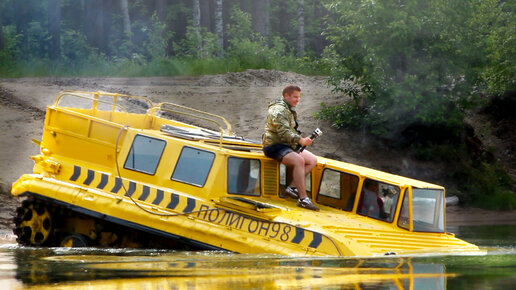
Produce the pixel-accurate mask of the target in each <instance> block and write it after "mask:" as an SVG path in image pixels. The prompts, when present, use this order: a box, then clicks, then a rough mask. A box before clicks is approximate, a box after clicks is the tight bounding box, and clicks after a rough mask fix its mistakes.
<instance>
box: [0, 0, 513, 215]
mask: <svg viewBox="0 0 516 290" xmlns="http://www.w3.org/2000/svg"><path fill="white" fill-rule="evenodd" d="M262 68H263V69H273V70H280V71H294V72H297V73H302V74H307V75H326V76H328V84H329V85H330V86H331V87H332V88H333V91H335V92H336V93H338V94H341V95H342V96H346V97H345V98H344V97H342V102H341V103H340V105H338V106H326V105H325V104H322V107H321V110H320V111H319V112H317V113H316V115H317V117H318V118H320V119H323V120H328V121H329V122H331V124H332V125H333V126H334V127H336V128H342V129H347V130H362V131H364V130H365V131H366V132H368V134H370V135H372V136H375V137H377V138H380V139H382V140H385V141H386V142H388V143H389V144H391V145H392V146H396V147H398V148H403V149H404V150H407V151H409V152H413V153H414V154H416V155H418V156H419V157H420V158H421V159H422V160H430V159H436V158H437V159H443V160H449V161H450V163H453V164H454V165H453V167H454V168H455V169H454V170H453V173H450V174H454V178H457V179H460V180H462V181H463V183H464V188H462V191H463V192H468V193H469V194H470V196H468V197H467V198H464V199H463V200H466V201H467V202H469V203H472V204H482V205H486V202H485V201H486V199H490V200H496V202H492V203H493V204H497V205H500V204H503V206H504V207H505V208H516V198H515V196H514V180H513V179H512V178H511V176H510V175H508V174H507V173H506V169H507V168H506V167H505V168H504V166H502V165H500V163H499V162H498V161H497V160H496V158H493V157H492V156H493V154H492V152H489V148H487V149H486V148H482V149H478V148H474V146H473V147H472V145H468V144H472V143H474V142H471V140H475V138H476V137H475V136H474V133H471V132H470V130H469V129H468V127H467V126H465V124H464V119H465V118H466V116H467V114H468V113H471V112H474V111H478V110H489V108H493V104H495V103H497V102H498V104H499V103H500V102H501V103H502V104H504V105H502V107H505V108H506V109H507V108H512V107H511V106H513V107H516V105H515V103H516V100H515V99H516V1H515V0H506V1H504V0H451V1H438V0H376V1H375V0H346V1H344V0H255V1H250V0H147V1H144V0H23V1H20V0H2V1H1V2H0V77H4V78H5V77H9V78H10V77H24V76H125V77H132V76H177V75H202V74H217V73H226V72H238V71H243V70H246V69H262ZM497 112H500V111H497ZM504 112H506V111H504ZM506 114H507V116H509V117H510V116H511V115H512V114H511V113H510V110H509V113H506ZM498 117H499V118H504V115H500V116H498ZM477 147H478V146H477ZM487 197H489V198H487Z"/></svg>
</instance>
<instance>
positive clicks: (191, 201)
mask: <svg viewBox="0 0 516 290" xmlns="http://www.w3.org/2000/svg"><path fill="white" fill-rule="evenodd" d="M194 208H195V199H193V198H188V199H187V200H186V207H185V209H184V210H183V212H191V211H192V210H194Z"/></svg>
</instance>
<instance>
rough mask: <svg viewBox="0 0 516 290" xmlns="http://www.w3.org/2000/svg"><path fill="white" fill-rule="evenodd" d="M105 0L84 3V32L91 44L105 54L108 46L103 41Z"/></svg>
mask: <svg viewBox="0 0 516 290" xmlns="http://www.w3.org/2000/svg"><path fill="white" fill-rule="evenodd" d="M103 2H104V1H103V0H88V1H84V19H83V21H84V32H85V35H86V38H87V39H88V41H89V43H90V44H91V45H92V46H93V47H96V48H98V49H99V50H100V51H103V52H105V51H106V48H107V44H106V43H105V42H104V41H103V29H104V23H103V22H104V21H103V20H104V17H103V10H102V9H99V7H100V8H102V7H103Z"/></svg>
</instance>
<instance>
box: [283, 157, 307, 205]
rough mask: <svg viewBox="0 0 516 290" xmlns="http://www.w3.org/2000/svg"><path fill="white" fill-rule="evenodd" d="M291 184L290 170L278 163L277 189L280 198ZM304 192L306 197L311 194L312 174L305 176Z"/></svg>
mask: <svg viewBox="0 0 516 290" xmlns="http://www.w3.org/2000/svg"><path fill="white" fill-rule="evenodd" d="M291 182H292V168H289V167H287V166H286V165H285V164H282V163H280V165H279V187H280V197H285V196H283V191H284V190H285V188H287V185H289V184H290V183H291ZM305 190H306V193H307V194H308V195H310V193H311V192H312V172H310V173H308V175H307V176H305Z"/></svg>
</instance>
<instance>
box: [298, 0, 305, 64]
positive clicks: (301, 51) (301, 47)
mask: <svg viewBox="0 0 516 290" xmlns="http://www.w3.org/2000/svg"><path fill="white" fill-rule="evenodd" d="M297 3H298V4H297V5H298V6H297V22H298V27H297V57H303V56H304V55H305V3H304V0H298V1H297Z"/></svg>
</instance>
